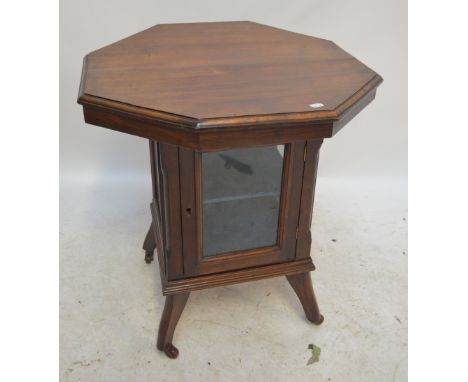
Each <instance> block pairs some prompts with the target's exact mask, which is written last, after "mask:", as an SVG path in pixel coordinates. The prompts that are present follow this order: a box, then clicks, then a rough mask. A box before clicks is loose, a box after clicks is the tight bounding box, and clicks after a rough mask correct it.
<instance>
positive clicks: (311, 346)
mask: <svg viewBox="0 0 468 382" xmlns="http://www.w3.org/2000/svg"><path fill="white" fill-rule="evenodd" d="M308 349H310V350H312V357H310V359H309V360H308V361H307V366H308V365H312V364H313V363H315V362H318V361H319V360H320V352H321V349H320V348H319V347H318V346H317V345H314V344H309V347H308Z"/></svg>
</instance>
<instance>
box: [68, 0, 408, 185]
mask: <svg viewBox="0 0 468 382" xmlns="http://www.w3.org/2000/svg"><path fill="white" fill-rule="evenodd" d="M60 13H61V17H60V170H61V179H62V182H63V181H64V180H65V179H69V177H75V176H82V175H84V176H91V177H92V178H95V177H101V176H112V175H115V176H121V175H128V174H130V173H131V174H142V175H143V174H145V176H148V175H149V161H148V149H147V141H146V140H144V139H142V138H138V137H134V136H130V135H126V134H123V133H117V132H113V131H110V130H107V129H103V128H100V127H95V126H90V125H86V124H85V123H84V120H83V115H82V110H81V106H80V105H78V104H77V103H76V98H77V93H78V87H79V81H80V74H81V66H82V59H83V57H84V55H85V54H87V53H88V52H90V51H93V50H95V49H99V48H101V47H103V46H105V45H107V44H110V43H112V42H115V41H117V40H119V39H121V38H124V37H126V36H129V35H131V34H134V33H136V32H138V31H141V30H143V29H145V28H148V27H150V26H152V25H155V24H158V23H173V22H200V21H223V20H251V21H257V22H260V23H264V24H269V25H272V26H275V27H279V28H284V29H288V30H291V31H295V32H299V33H303V34H308V35H313V36H317V37H323V38H326V39H330V40H333V41H334V42H336V43H337V44H338V45H340V46H341V47H342V48H344V49H345V50H346V51H348V52H349V53H350V54H352V55H354V56H355V57H356V58H358V59H359V60H361V61H363V62H364V63H366V64H367V65H368V66H369V67H371V68H372V69H373V70H375V71H376V72H378V73H379V74H380V75H382V76H383V78H384V83H383V84H382V85H381V86H380V87H379V89H378V91H377V98H376V99H375V100H374V102H372V103H371V105H369V106H368V107H367V108H366V109H365V110H364V111H363V112H362V113H361V114H360V115H358V116H357V117H356V118H355V119H354V120H353V121H351V122H350V123H349V124H348V125H347V126H346V127H345V128H344V129H343V130H342V131H341V132H340V133H339V134H338V135H337V136H335V137H334V138H333V139H331V140H326V141H325V142H324V145H323V146H322V153H321V159H320V161H321V162H320V167H319V177H341V176H370V177H380V176H390V177H401V178H402V180H404V181H405V180H406V173H407V37H406V36H407V9H406V2H405V1H402V0H398V1H388V0H353V1H338V0H331V1H317V0H297V1H287V2H286V1H283V0H281V1H279V0H268V1H266V0H257V1H251V0H236V1H233V2H223V1H214V0H201V1H188V0H187V1H182V0H171V1H155V0H153V1H149V0H133V1H123V0H112V1H111V0H100V1H93V0H80V1H63V2H61V9H60Z"/></svg>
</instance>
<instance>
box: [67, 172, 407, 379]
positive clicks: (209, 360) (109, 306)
mask: <svg viewBox="0 0 468 382" xmlns="http://www.w3.org/2000/svg"><path fill="white" fill-rule="evenodd" d="M150 192H151V191H150V182H149V179H148V178H147V177H141V178H138V177H134V178H128V179H120V180H118V181H108V182H105V181H104V180H89V179H88V180H87V181H85V180H80V181H76V182H75V183H73V182H71V183H68V182H67V181H66V180H63V181H62V187H61V211H60V214H61V221H60V224H61V231H60V369H61V370H60V380H61V381H86V382H93V381H112V382H117V381H281V382H283V381H318V382H320V381H379V382H382V381H404V380H406V373H407V307H406V306H407V236H406V232H407V224H406V216H407V211H406V185H405V184H404V183H402V182H398V181H395V180H390V179H372V180H370V179H353V180H347V179H324V178H319V180H318V183H317V194H316V203H315V212H314V220H313V248H312V253H313V258H314V262H315V264H316V266H317V270H316V271H315V272H313V273H312V276H313V280H314V284H315V288H316V293H317V297H318V300H319V304H320V307H321V310H322V313H323V314H324V316H325V322H324V323H323V324H322V325H321V326H318V327H317V326H314V325H312V324H310V323H309V322H308V321H306V320H305V317H304V314H303V311H302V308H301V306H300V304H299V302H298V300H297V298H296V296H295V295H294V293H293V291H292V289H291V288H290V287H289V285H288V284H287V282H286V280H285V279H284V278H275V279H269V280H263V281H259V282H252V283H246V284H238V285H232V286H228V287H223V288H217V289H212V290H205V291H200V292H196V293H192V295H191V297H190V299H189V302H188V304H187V307H186V309H185V311H184V313H183V315H182V318H181V320H180V322H179V325H178V327H177V330H176V334H175V338H174V343H175V344H176V346H177V347H178V348H179V350H180V356H179V358H178V359H177V360H170V359H168V358H166V357H165V356H164V355H163V354H162V353H160V352H159V351H156V350H155V336H156V331H157V325H158V323H159V318H160V314H161V311H162V307H163V303H164V300H163V297H162V295H161V287H160V283H159V279H158V277H159V276H158V274H157V268H156V265H155V264H154V263H153V264H152V265H149V266H148V265H146V264H145V262H144V261H143V251H142V250H141V244H142V242H143V239H144V236H145V233H146V230H147V228H148V225H149V222H150V212H149V208H148V203H149V201H150ZM334 240H336V241H334ZM309 344H315V345H318V346H319V347H320V348H321V350H322V351H321V357H320V361H319V362H318V363H315V364H312V365H309V366H307V365H306V364H307V360H308V359H309V357H310V350H308V349H307V346H308V345H309Z"/></svg>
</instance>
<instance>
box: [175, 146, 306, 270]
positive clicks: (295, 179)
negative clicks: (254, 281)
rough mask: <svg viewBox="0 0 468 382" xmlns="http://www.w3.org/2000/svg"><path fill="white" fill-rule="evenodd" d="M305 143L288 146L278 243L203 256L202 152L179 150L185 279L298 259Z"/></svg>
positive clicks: (286, 147)
mask: <svg viewBox="0 0 468 382" xmlns="http://www.w3.org/2000/svg"><path fill="white" fill-rule="evenodd" d="M305 143H306V142H305V141H298V142H286V143H285V155H284V168H283V176H282V187H281V202H280V215H279V219H278V220H279V222H278V242H277V244H276V245H274V246H269V247H262V248H253V249H249V250H241V251H234V252H229V253H224V254H220V255H215V256H210V257H204V256H203V247H202V245H203V244H202V243H203V231H202V230H203V221H202V214H203V201H202V195H203V188H202V187H203V185H202V179H203V173H202V152H199V151H194V150H192V149H188V148H183V147H180V148H179V166H180V176H179V179H180V186H181V187H180V197H181V206H180V211H181V216H182V219H181V223H182V240H183V245H182V247H183V258H184V276H185V277H195V276H200V275H207V274H213V273H219V272H227V271H233V270H239V269H245V268H249V267H258V266H265V265H272V264H275V263H281V262H286V261H293V260H294V259H295V247H296V230H297V226H298V221H299V209H300V201H301V200H300V199H301V188H302V177H303V169H304V147H305Z"/></svg>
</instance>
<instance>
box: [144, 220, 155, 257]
mask: <svg viewBox="0 0 468 382" xmlns="http://www.w3.org/2000/svg"><path fill="white" fill-rule="evenodd" d="M155 248H156V240H155V238H154V232H153V223H151V225H150V227H149V230H148V233H147V234H146V237H145V241H144V242H143V249H144V250H145V262H146V264H150V263H151V262H152V261H153V260H154V249H155Z"/></svg>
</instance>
